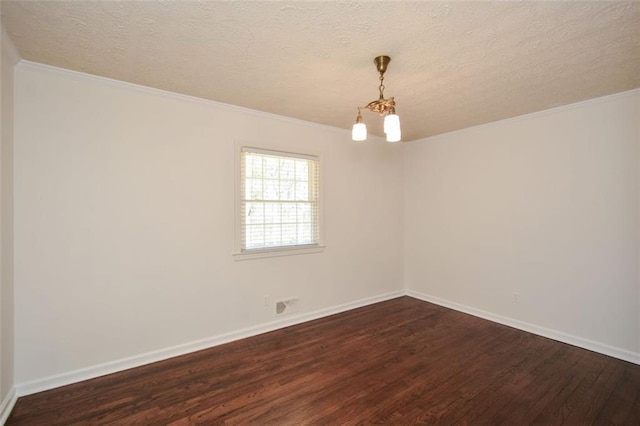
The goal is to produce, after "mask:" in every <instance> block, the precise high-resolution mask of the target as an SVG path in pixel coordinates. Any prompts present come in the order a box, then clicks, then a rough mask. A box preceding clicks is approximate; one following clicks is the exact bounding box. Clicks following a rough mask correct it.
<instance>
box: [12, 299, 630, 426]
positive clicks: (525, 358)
mask: <svg viewBox="0 0 640 426" xmlns="http://www.w3.org/2000/svg"><path fill="white" fill-rule="evenodd" d="M194 423H195V424H219V423H228V424H278V425H289V424H294V425H299V424H345V425H350V424H359V423H382V424H407V423H440V424H505V425H523V424H545V425H546V424H568V425H585V424H621V425H640V366H638V365H634V364H631V363H627V362H624V361H620V360H617V359H614V358H610V357H607V356H604V355H600V354H597V353H594V352H590V351H587V350H584V349H579V348H576V347H573V346H570V345H566V344H563V343H559V342H555V341H553V340H549V339H545V338H543V337H539V336H535V335H533V334H529V333H525V332H522V331H518V330H515V329H512V328H509V327H506V326H502V325H499V324H495V323H492V322H489V321H485V320H482V319H479V318H475V317H473V316H469V315H465V314H462V313H459V312H456V311H452V310H449V309H446V308H443V307H440V306H436V305H433V304H430V303H426V302H422V301H419V300H416V299H412V298H410V297H400V298H397V299H393V300H389V301H386V302H382V303H378V304H375V305H370V306H367V307H364V308H360V309H355V310H352V311H349V312H345V313H342V314H338V315H334V316H331V317H327V318H323V319H320V320H316V321H312V322H308V323H305V324H301V325H297V326H293V327H289V328H286V329H282V330H278V331H274V332H271V333H266V334H263V335H260V336H256V337H252V338H248V339H244V340H241V341H237V342H233V343H229V344H226V345H222V346H218V347H215V348H212V349H207V350H203V351H199V352H195V353H192V354H189V355H185V356H181V357H177V358H173V359H170V360H167V361H162V362H158V363H155V364H150V365H147V366H144V367H139V368H135V369H132V370H128V371H124V372H121V373H116V374H111V375H109V376H104V377H100V378H97V379H93V380H88V381H85V382H82V383H77V384H73V385H69V386H65V387H62V388H58V389H54V390H50V391H47V392H42V393H39V394H34V395H30V396H26V397H22V398H19V399H18V402H17V403H16V406H15V408H14V410H13V412H12V414H11V416H10V418H9V420H8V423H7V424H9V425H20V424H26V425H73V424H172V425H182V424H194Z"/></svg>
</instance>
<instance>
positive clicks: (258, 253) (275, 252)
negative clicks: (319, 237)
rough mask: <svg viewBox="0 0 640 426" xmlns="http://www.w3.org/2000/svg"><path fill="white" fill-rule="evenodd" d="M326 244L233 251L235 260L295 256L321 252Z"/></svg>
mask: <svg viewBox="0 0 640 426" xmlns="http://www.w3.org/2000/svg"><path fill="white" fill-rule="evenodd" d="M324 248H325V246H320V245H316V246H306V247H278V248H274V249H264V250H249V251H243V252H237V253H233V260H236V261H239V260H250V259H264V258H267V257H279V256H295V255H299V254H311V253H321V252H323V251H324Z"/></svg>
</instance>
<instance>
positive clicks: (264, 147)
mask: <svg viewBox="0 0 640 426" xmlns="http://www.w3.org/2000/svg"><path fill="white" fill-rule="evenodd" d="M234 144H235V147H234V150H233V162H234V167H233V182H234V185H233V198H234V202H233V209H234V210H233V221H234V224H233V226H234V230H233V249H232V251H231V256H232V257H233V259H234V260H236V261H239V260H251V259H264V258H269V257H280V256H294V255H299V254H311V253H321V252H323V251H324V249H325V247H326V246H325V239H324V236H325V230H324V223H325V222H324V167H325V166H324V156H323V154H322V152H321V151H316V150H309V149H304V148H300V147H298V146H295V145H292V144H291V143H283V142H282V141H275V142H263V141H254V142H251V141H246V140H242V139H236V140H235V141H234ZM245 149H246V151H245ZM242 152H258V153H266V154H267V155H273V154H274V153H282V155H283V156H290V157H296V156H297V157H298V158H303V159H308V160H312V161H316V162H317V165H318V215H319V217H318V226H319V235H318V242H317V243H314V244H313V245H305V246H282V247H275V248H272V249H256V250H250V251H243V249H242V237H241V226H242V220H241V219H240V211H241V202H242V194H241V191H240V189H241V187H242V182H241V180H242V176H241V175H242V173H241V168H242V165H241V161H242Z"/></svg>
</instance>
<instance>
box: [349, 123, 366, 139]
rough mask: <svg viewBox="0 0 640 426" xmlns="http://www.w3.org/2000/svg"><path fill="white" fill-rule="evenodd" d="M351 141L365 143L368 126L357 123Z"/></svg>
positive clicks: (352, 131)
mask: <svg viewBox="0 0 640 426" xmlns="http://www.w3.org/2000/svg"><path fill="white" fill-rule="evenodd" d="M351 139H353V140H354V141H364V140H366V139H367V125H366V124H364V123H355V124H354V125H353V130H351Z"/></svg>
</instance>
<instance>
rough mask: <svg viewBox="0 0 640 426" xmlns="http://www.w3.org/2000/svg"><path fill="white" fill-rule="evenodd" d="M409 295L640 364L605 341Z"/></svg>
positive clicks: (639, 357) (637, 358)
mask: <svg viewBox="0 0 640 426" xmlns="http://www.w3.org/2000/svg"><path fill="white" fill-rule="evenodd" d="M406 295H407V296H411V297H414V298H416V299H420V300H424V301H425V302H430V303H434V304H436V305H440V306H444V307H445V308H450V309H453V310H455V311H460V312H464V313H465V314H469V315H473V316H475V317H479V318H483V319H486V320H489V321H493V322H497V323H499V324H503V325H506V326H509V327H513V328H517V329H518V330H523V331H527V332H529V333H533V334H537V335H538V336H542V337H547V338H549V339H553V340H557V341H559V342H563V343H568V344H570V345H573V346H577V347H579V348H583V349H588V350H590V351H594V352H598V353H601V354H604V355H608V356H611V357H614V358H618V359H621V360H623V361H629V362H632V363H634V364H638V365H640V354H638V353H635V352H631V351H628V350H625V349H621V348H617V347H614V346H609V345H606V344H604V343H599V342H594V341H593V340H589V339H584V338H582V337H578V336H573V335H571V334H566V333H562V332H560V331H556V330H552V329H549V328H545V327H540V326H537V325H535V324H530V323H528V322H524V321H520V320H517V319H513V318H508V317H504V316H502V315H497V314H493V313H491V312H487V311H483V310H480V309H476V308H472V307H470V306H465V305H461V304H459V303H455V302H451V301H449V300H446V299H441V298H439V297H435V296H430V295H428V294H424V293H420V292H417V291H413V290H407V291H406Z"/></svg>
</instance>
